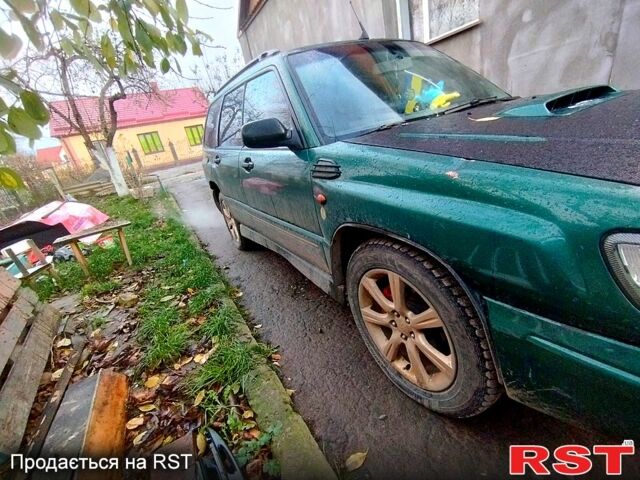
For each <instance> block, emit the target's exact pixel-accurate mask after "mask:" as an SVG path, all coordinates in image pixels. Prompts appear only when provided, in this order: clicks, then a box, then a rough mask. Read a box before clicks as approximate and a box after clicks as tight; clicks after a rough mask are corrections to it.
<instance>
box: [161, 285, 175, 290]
mask: <svg viewBox="0 0 640 480" xmlns="http://www.w3.org/2000/svg"><path fill="white" fill-rule="evenodd" d="M172 288H173V287H171V286H169V285H163V287H162V289H163V290H171V289H172Z"/></svg>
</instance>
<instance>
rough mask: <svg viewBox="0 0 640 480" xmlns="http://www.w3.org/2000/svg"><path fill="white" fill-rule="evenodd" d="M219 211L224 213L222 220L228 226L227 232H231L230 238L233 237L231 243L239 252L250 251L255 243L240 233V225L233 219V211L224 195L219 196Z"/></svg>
mask: <svg viewBox="0 0 640 480" xmlns="http://www.w3.org/2000/svg"><path fill="white" fill-rule="evenodd" d="M217 203H218V209H219V210H220V213H222V218H223V220H224V222H225V225H226V226H227V230H229V236H230V237H231V241H232V242H233V244H234V245H235V247H236V248H237V249H238V250H250V249H251V246H252V244H253V242H251V240H249V239H247V238H245V237H243V236H242V233H240V223H238V222H237V221H236V219H235V218H233V215H232V214H231V211H230V210H229V208H228V206H227V203H226V199H225V198H224V195H222V194H220V195H218V202H217Z"/></svg>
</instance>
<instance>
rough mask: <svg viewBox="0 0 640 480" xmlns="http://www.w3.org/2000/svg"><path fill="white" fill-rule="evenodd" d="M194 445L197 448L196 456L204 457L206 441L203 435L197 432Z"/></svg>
mask: <svg viewBox="0 0 640 480" xmlns="http://www.w3.org/2000/svg"><path fill="white" fill-rule="evenodd" d="M196 445H197V446H198V455H199V456H202V455H204V452H205V450H206V449H207V440H206V439H205V438H204V434H203V433H202V432H198V435H197V436H196Z"/></svg>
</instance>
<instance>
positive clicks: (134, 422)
mask: <svg viewBox="0 0 640 480" xmlns="http://www.w3.org/2000/svg"><path fill="white" fill-rule="evenodd" d="M142 424H144V416H143V415H139V416H137V417H133V418H132V419H131V420H129V421H128V422H127V424H126V427H127V430H135V429H136V428H138V427H139V426H140V425H142Z"/></svg>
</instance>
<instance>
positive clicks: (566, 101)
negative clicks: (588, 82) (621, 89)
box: [545, 85, 618, 115]
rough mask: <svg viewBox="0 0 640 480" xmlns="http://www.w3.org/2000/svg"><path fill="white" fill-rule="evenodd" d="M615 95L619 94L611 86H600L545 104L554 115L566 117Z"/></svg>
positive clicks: (578, 91) (563, 96)
mask: <svg viewBox="0 0 640 480" xmlns="http://www.w3.org/2000/svg"><path fill="white" fill-rule="evenodd" d="M614 93H618V91H617V90H616V89H615V88H613V87H610V86H609V85H599V86H597V87H589V88H585V89H583V90H577V91H575V92H571V93H569V94H566V95H562V96H561V97H558V98H554V99H553V100H549V101H548V102H547V103H545V106H546V107H547V110H549V112H550V113H552V114H554V115H564V114H567V113H571V110H572V109H581V108H586V107H590V106H591V105H594V104H595V103H600V102H602V101H604V100H606V99H607V98H608V97H610V96H611V95H612V94H614Z"/></svg>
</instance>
